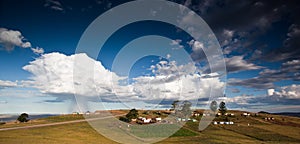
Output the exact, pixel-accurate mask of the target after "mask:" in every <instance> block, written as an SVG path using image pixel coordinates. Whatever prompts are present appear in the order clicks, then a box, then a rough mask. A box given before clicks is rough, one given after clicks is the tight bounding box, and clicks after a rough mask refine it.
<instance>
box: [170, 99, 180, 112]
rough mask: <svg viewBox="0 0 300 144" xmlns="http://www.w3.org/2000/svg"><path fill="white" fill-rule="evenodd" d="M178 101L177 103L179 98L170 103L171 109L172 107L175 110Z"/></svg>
mask: <svg viewBox="0 0 300 144" xmlns="http://www.w3.org/2000/svg"><path fill="white" fill-rule="evenodd" d="M178 103H179V100H175V101H173V103H172V109H173V110H175V109H177V108H178Z"/></svg>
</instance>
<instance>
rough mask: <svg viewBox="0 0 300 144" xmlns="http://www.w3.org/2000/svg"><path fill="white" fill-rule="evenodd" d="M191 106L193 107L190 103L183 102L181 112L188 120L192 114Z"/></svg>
mask: <svg viewBox="0 0 300 144" xmlns="http://www.w3.org/2000/svg"><path fill="white" fill-rule="evenodd" d="M191 106H192V103H191V102H189V101H183V102H182V109H181V112H182V114H183V115H184V116H185V117H186V118H188V117H190V116H191V113H192V110H191Z"/></svg>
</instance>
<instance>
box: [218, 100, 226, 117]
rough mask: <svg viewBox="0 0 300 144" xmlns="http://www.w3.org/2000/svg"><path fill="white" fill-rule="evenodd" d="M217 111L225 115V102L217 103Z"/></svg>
mask: <svg viewBox="0 0 300 144" xmlns="http://www.w3.org/2000/svg"><path fill="white" fill-rule="evenodd" d="M219 111H220V113H221V114H222V115H225V113H226V112H227V108H226V105H225V102H223V101H222V102H221V103H220V105H219Z"/></svg>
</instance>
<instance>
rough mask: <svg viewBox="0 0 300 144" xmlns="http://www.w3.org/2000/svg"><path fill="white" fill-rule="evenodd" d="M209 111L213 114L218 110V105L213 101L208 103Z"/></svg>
mask: <svg viewBox="0 0 300 144" xmlns="http://www.w3.org/2000/svg"><path fill="white" fill-rule="evenodd" d="M210 109H211V110H212V111H213V112H215V111H216V110H217V109H218V103H217V102H216V101H215V100H214V101H212V102H211V103H210Z"/></svg>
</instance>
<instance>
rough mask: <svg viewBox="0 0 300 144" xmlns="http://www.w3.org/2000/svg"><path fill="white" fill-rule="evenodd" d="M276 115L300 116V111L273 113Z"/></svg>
mask: <svg viewBox="0 0 300 144" xmlns="http://www.w3.org/2000/svg"><path fill="white" fill-rule="evenodd" d="M272 114H275V115H284V116H293V117H300V112H281V113H272Z"/></svg>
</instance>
